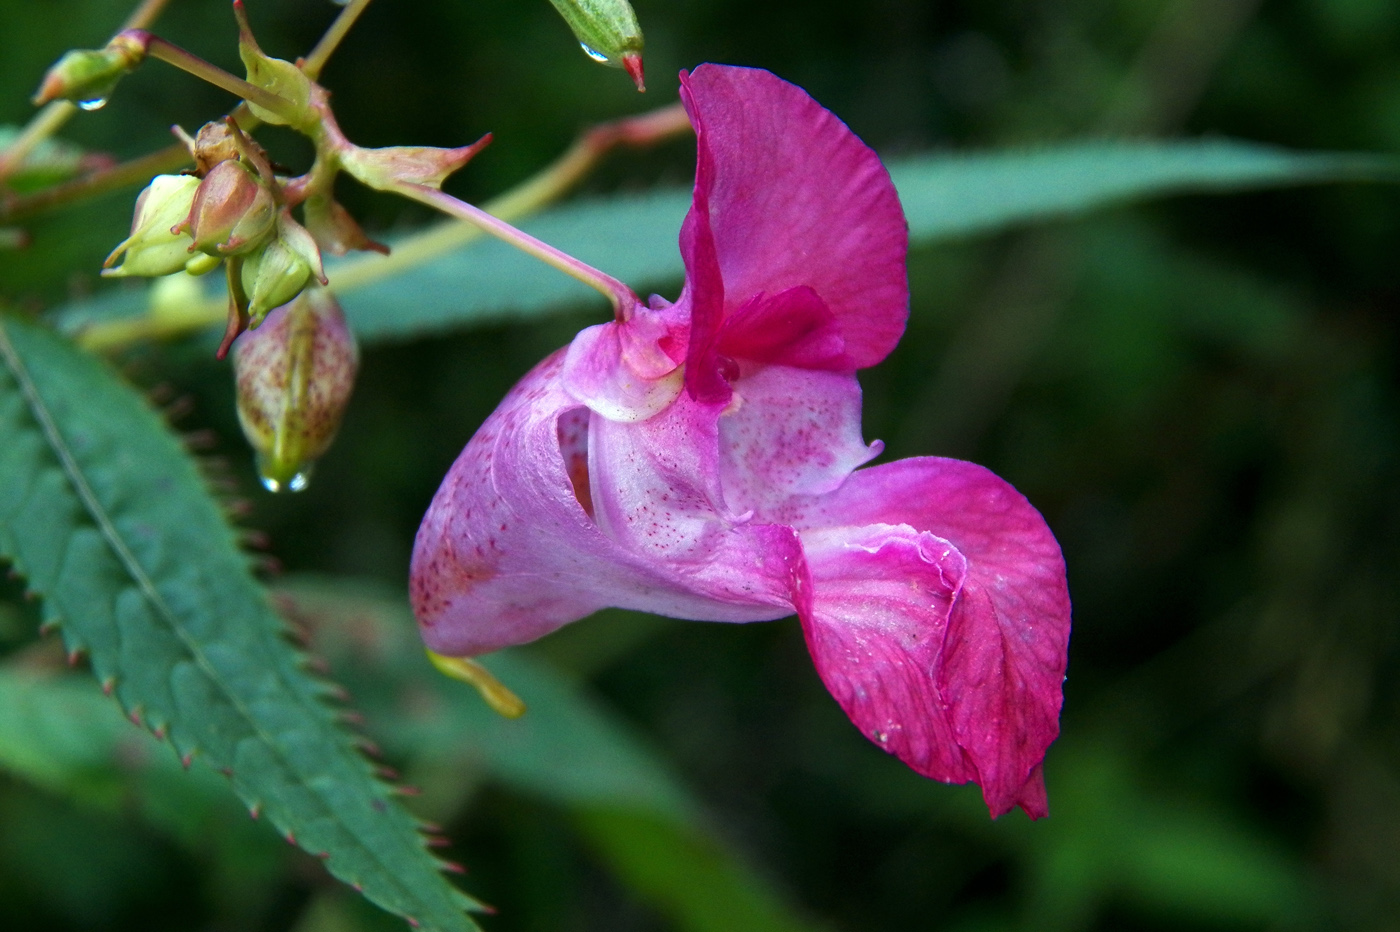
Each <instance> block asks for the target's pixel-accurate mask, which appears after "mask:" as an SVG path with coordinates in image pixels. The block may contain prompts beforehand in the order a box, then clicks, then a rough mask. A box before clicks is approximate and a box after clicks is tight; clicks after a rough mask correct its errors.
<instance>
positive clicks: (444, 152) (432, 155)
mask: <svg viewBox="0 0 1400 932" xmlns="http://www.w3.org/2000/svg"><path fill="white" fill-rule="evenodd" d="M490 141H491V134H490V133H487V134H486V135H485V136H482V137H481V138H480V139H478V140H477V141H476V142H474V143H472V144H471V145H469V146H460V147H459V148H456V149H437V148H434V147H432V146H385V147H384V148H382V149H362V148H360V147H359V146H347V147H346V148H345V149H343V150H342V151H341V152H340V153H339V156H340V165H341V167H342V168H344V169H345V170H346V171H347V172H349V173H350V175H351V176H352V177H353V178H354V179H355V180H356V181H358V182H360V183H361V184H363V185H366V186H368V187H371V188H374V189H375V190H376V191H392V190H393V189H394V185H395V184H396V183H402V184H421V185H425V186H427V187H430V188H439V187H441V186H442V183H443V181H444V180H446V178H447V176H448V175H450V174H452V173H453V172H455V171H456V170H457V169H459V168H461V167H462V166H463V165H465V164H467V162H468V161H470V160H471V157H472V156H474V155H476V154H477V153H478V152H480V151H481V150H482V149H484V148H485V147H486V144H487V143H489V142H490Z"/></svg>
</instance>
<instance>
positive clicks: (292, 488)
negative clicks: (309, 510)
mask: <svg viewBox="0 0 1400 932" xmlns="http://www.w3.org/2000/svg"><path fill="white" fill-rule="evenodd" d="M257 460H258V479H259V480H261V481H262V485H263V488H265V489H267V490H268V491H269V492H272V493H273V494H277V493H279V492H301V491H304V490H305V489H306V487H307V486H308V485H310V484H311V464H310V463H302V464H301V465H299V466H297V467H296V468H295V471H293V472H292V473H291V475H287V474H286V472H285V471H284V470H282V469H280V468H278V466H277V464H276V463H275V462H274V461H273V460H272V459H271V458H269V457H267V456H264V455H263V454H258V458H257Z"/></svg>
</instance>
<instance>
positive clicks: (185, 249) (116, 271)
mask: <svg viewBox="0 0 1400 932" xmlns="http://www.w3.org/2000/svg"><path fill="white" fill-rule="evenodd" d="M198 187H199V179H198V178H196V177H194V176H193V175H156V176H155V177H154V178H152V179H151V183H150V184H149V185H147V186H146V190H144V191H142V192H141V194H140V195H139V196H138V197H137V198H136V211H135V214H134V216H133V217H132V221H131V235H130V236H128V237H127V238H126V239H125V240H123V241H122V243H121V245H119V246H117V248H116V249H114V250H112V254H111V255H110V256H108V257H107V261H106V262H104V263H103V266H104V270H103V272H102V274H103V275H107V276H110V277H116V278H120V277H122V276H126V275H144V276H157V275H169V274H171V273H172V272H178V271H180V270H181V269H183V268H185V267H186V265H187V264H188V263H189V261H190V259H191V256H190V247H191V245H192V243H193V241H192V240H191V239H190V238H189V236H187V235H186V234H185V233H174V232H171V230H172V228H173V227H176V226H179V225H180V224H182V223H183V222H184V221H185V218H186V217H188V216H189V213H190V205H191V204H192V203H193V202H194V197H195V190H196V189H197V188H198ZM118 259H122V260H123V261H122V264H121V265H120V266H118V267H117V268H112V267H111V266H112V263H114V262H116V261H117V260H118ZM217 261H218V260H215V262H216V263H217Z"/></svg>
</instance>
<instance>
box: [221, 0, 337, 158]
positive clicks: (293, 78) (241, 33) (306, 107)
mask: <svg viewBox="0 0 1400 932" xmlns="http://www.w3.org/2000/svg"><path fill="white" fill-rule="evenodd" d="M233 15H234V16H235V17H236V18H237V19H238V56H239V57H240V58H242V59H243V66H244V67H245V68H247V69H248V83H249V84H256V85H257V86H258V87H260V88H262V89H263V90H265V91H271V92H272V93H273V94H276V95H277V96H278V97H280V98H282V100H283V102H284V103H285V106H284V107H279V108H278V109H277V110H276V111H273V110H269V109H267V108H266V107H262V106H259V105H258V104H255V103H253V101H251V100H250V101H248V109H249V110H250V111H252V113H253V116H255V117H257V118H258V119H259V120H262V121H263V122H264V123H273V124H276V125H279V126H291V127H293V128H294V129H299V130H303V131H306V130H309V129H311V128H312V127H314V126H316V125H317V123H318V122H319V117H318V115H317V113H316V111H315V109H314V108H313V107H312V106H311V79H310V78H308V77H307V76H306V75H305V74H303V73H302V70H301V69H300V68H298V67H297V66H296V65H294V64H292V63H291V62H289V61H286V60H284V59H281V58H272V57H271V56H269V55H267V54H265V53H264V52H263V50H262V49H261V48H259V47H258V42H257V40H256V39H254V38H253V30H252V29H251V28H250V27H249V25H248V15H247V12H246V11H245V10H244V9H243V4H242V3H241V2H236V3H234V5H233Z"/></svg>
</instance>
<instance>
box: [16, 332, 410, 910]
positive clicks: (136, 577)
mask: <svg viewBox="0 0 1400 932" xmlns="http://www.w3.org/2000/svg"><path fill="white" fill-rule="evenodd" d="M0 356H3V357H4V358H5V362H6V364H7V365H8V366H9V369H10V373H11V375H13V376H14V379H15V382H16V384H17V385H18V386H19V390H20V393H21V394H22V395H23V396H24V399H25V401H26V403H27V405H28V408H29V413H30V415H31V416H32V417H33V418H34V420H35V422H36V423H37V424H38V425H39V429H40V430H41V431H42V432H43V434H44V439H45V440H46V441H47V442H48V445H49V449H50V450H51V451H52V452H53V454H54V455H55V457H56V458H57V459H58V461H59V465H60V467H61V468H62V469H63V472H64V474H65V475H66V477H67V478H68V481H69V483H70V484H71V485H72V486H73V488H74V490H75V491H76V492H77V494H78V498H79V500H80V501H81V502H82V504H83V507H84V509H85V510H86V511H87V512H88V515H89V517H90V518H91V519H92V521H93V522H94V523H95V524H96V525H97V528H98V530H99V532H101V534H102V536H103V538H104V539H105V540H106V542H107V544H108V546H109V547H110V548H111V549H112V551H113V552H114V553H115V555H116V556H117V558H118V560H119V562H120V563H121V564H122V568H123V569H124V570H125V571H126V573H127V574H128V576H129V577H130V578H131V579H132V580H133V581H134V582H135V583H136V584H137V586H138V588H139V589H140V591H141V593H142V595H143V596H144V597H145V598H146V599H147V601H148V602H149V603H150V604H151V605H152V607H153V608H155V609H156V612H157V615H158V616H159V617H160V619H161V620H162V621H163V622H164V623H165V625H166V626H167V627H168V628H169V629H170V630H171V632H172V633H173V634H174V635H175V637H176V639H177V640H178V641H179V642H180V644H181V645H182V646H183V647H184V648H185V650H186V651H187V652H188V653H189V655H190V656H191V657H192V658H193V659H194V661H195V663H196V664H198V665H199V668H200V670H202V671H203V672H204V673H205V675H206V676H207V677H208V678H209V680H210V681H211V682H212V683H214V685H215V686H216V687H217V688H218V689H219V691H220V692H221V693H223V695H224V697H225V698H226V699H227V700H228V702H229V704H230V705H231V706H232V707H233V708H234V709H235V710H236V711H237V713H238V715H239V716H240V717H241V718H242V719H243V720H244V722H245V723H246V725H247V726H248V727H249V730H250V731H251V732H252V733H253V735H254V736H256V737H257V739H258V740H259V741H260V742H262V744H263V745H264V746H265V747H267V748H269V749H270V750H271V751H272V753H273V756H274V757H276V758H277V760H278V761H279V763H280V764H281V765H282V766H283V768H284V769H285V770H286V772H288V773H290V774H293V775H294V776H295V777H296V781H297V783H298V784H300V785H301V786H302V787H303V788H305V789H307V790H309V791H310V792H311V795H312V798H314V799H316V800H318V801H319V802H320V804H321V807H322V810H323V812H324V813H326V814H328V815H329V817H330V821H331V822H332V823H333V824H337V825H340V826H341V827H342V828H344V829H346V830H347V832H348V833H349V834H350V836H351V837H352V838H353V839H354V840H355V843H356V844H357V845H358V846H359V848H360V849H361V850H362V851H364V852H365V853H367V854H368V855H369V856H370V859H371V860H372V861H373V862H374V863H376V864H378V865H379V866H380V867H381V868H382V869H383V873H384V876H386V877H388V878H391V879H392V881H393V883H394V884H395V886H397V887H398V888H399V889H400V891H401V893H403V894H404V895H405V896H406V897H407V898H408V899H409V900H415V899H417V898H416V897H415V896H414V895H413V891H412V889H411V888H409V887H406V886H404V885H403V884H402V883H401V882H400V881H399V879H398V877H397V875H396V874H395V872H394V871H393V870H392V868H391V867H390V865H389V864H387V863H386V862H385V861H384V860H382V859H381V858H380V857H379V855H378V854H377V853H376V851H375V849H374V846H372V845H370V844H368V843H367V842H366V840H365V839H364V838H363V837H362V836H361V835H360V833H359V832H358V831H357V830H355V829H352V828H351V827H350V826H348V825H346V824H345V823H344V822H343V821H342V820H340V819H338V818H336V809H335V807H334V806H332V805H331V804H330V800H328V799H326V798H325V797H324V795H323V794H322V791H321V790H319V789H317V788H316V787H314V786H312V785H311V784H310V783H308V782H307V781H306V779H305V778H304V777H303V776H302V774H301V772H300V771H299V770H298V769H297V768H296V767H294V766H293V765H292V762H291V761H290V759H288V758H287V756H286V755H285V754H284V753H283V751H282V749H281V747H280V746H279V745H278V744H277V743H276V742H275V741H273V740H272V739H271V738H270V736H269V735H268V734H267V733H266V732H265V731H264V730H263V729H262V728H261V727H260V726H259V724H258V723H257V721H256V719H254V718H253V716H252V715H251V714H250V713H249V712H248V709H247V707H246V706H245V705H244V703H242V702H241V701H240V700H239V699H238V697H237V696H236V695H235V694H234V692H233V691H232V690H231V689H230V688H229V686H228V685H227V684H226V683H225V682H224V680H223V678H222V676H220V675H219V674H218V672H217V671H216V670H215V668H214V667H213V666H212V665H211V664H210V663H209V661H208V658H207V657H205V655H204V653H203V651H201V650H200V649H199V647H198V645H197V644H195V643H194V642H193V641H191V639H190V638H189V635H188V633H187V632H185V631H184V630H183V629H182V628H181V626H180V624H179V623H178V621H177V619H176V617H175V615H174V613H173V612H172V611H171V610H170V608H169V606H168V605H166V603H165V600H164V599H163V598H162V597H161V595H160V592H159V590H157V589H156V588H155V584H154V583H153V582H152V581H151V579H150V576H149V575H147V573H146V571H145V568H144V567H143V566H142V565H141V563H140V561H139V560H137V558H136V555H135V554H134V553H133V552H132V551H131V549H130V547H128V546H127V544H126V541H125V540H124V539H123V538H122V536H121V534H120V532H119V531H118V530H117V528H116V525H114V524H113V523H112V521H111V519H110V518H109V517H108V516H107V511H106V508H105V507H103V505H102V502H101V501H100V500H99V499H98V498H97V494H96V493H95V492H94V491H93V490H92V487H91V486H90V485H89V484H88V481H87V479H86V477H85V476H84V474H83V471H82V469H81V467H80V466H79V464H78V461H77V459H76V458H75V457H74V456H73V453H72V451H71V450H69V448H68V444H67V442H66V441H65V440H64V438H63V434H62V433H61V432H60V431H59V429H58V425H57V424H56V423H54V420H53V416H52V415H51V414H50V413H49V410H48V407H47V405H46V404H45V402H44V399H43V397H42V396H41V395H40V393H39V389H38V386H37V385H36V384H35V383H34V380H33V378H32V377H31V376H30V374H29V370H28V367H27V366H25V364H24V360H23V359H22V358H21V357H20V355H19V352H18V351H17V350H16V349H15V346H14V344H13V343H12V342H11V341H10V336H9V333H8V332H7V329H6V325H5V322H4V320H3V318H0ZM65 547H66V545H65ZM278 679H279V680H282V682H283V685H284V686H288V687H289V688H291V687H290V684H287V683H286V681H285V680H284V679H283V678H282V676H281V672H280V671H279V672H278ZM291 692H292V693H293V694H297V695H299V692H298V691H297V690H296V689H295V688H291ZM351 753H354V752H353V751H351Z"/></svg>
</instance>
